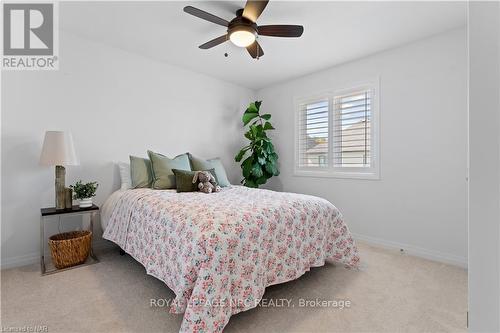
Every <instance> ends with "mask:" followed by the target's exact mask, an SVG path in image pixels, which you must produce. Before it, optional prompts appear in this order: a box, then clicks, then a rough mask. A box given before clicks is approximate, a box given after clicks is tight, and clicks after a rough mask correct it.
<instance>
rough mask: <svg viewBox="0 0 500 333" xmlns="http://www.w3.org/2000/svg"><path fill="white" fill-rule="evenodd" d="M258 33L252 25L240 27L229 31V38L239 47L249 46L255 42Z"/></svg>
mask: <svg viewBox="0 0 500 333" xmlns="http://www.w3.org/2000/svg"><path fill="white" fill-rule="evenodd" d="M256 37H257V34H256V32H255V30H254V29H252V28H251V27H245V26H243V27H238V28H236V29H234V30H233V31H231V32H229V39H230V40H231V42H232V43H233V44H234V45H236V46H238V47H247V46H250V45H252V44H253V42H255V38H256Z"/></svg>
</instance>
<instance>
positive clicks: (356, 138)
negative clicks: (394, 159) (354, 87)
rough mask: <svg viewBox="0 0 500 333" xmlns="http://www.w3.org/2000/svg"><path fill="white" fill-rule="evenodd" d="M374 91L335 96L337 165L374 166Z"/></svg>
mask: <svg viewBox="0 0 500 333" xmlns="http://www.w3.org/2000/svg"><path fill="white" fill-rule="evenodd" d="M372 94H373V92H372V90H371V89H364V90H358V91H354V92H350V93H348V94H344V95H337V96H335V97H334V102H333V105H334V122H333V131H332V132H333V133H332V135H333V141H334V144H333V166H334V167H335V168H339V167H349V168H353V167H354V168H360V167H362V168H366V167H371V157H372V156H371V154H372V146H371V125H372V121H371V120H372V112H371V110H372V108H371V106H372V104H371V102H372Z"/></svg>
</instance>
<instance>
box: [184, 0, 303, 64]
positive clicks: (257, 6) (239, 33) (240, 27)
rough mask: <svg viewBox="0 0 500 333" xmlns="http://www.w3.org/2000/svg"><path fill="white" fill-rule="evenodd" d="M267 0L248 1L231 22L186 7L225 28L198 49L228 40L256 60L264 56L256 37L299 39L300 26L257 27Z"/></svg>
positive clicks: (187, 10)
mask: <svg viewBox="0 0 500 333" xmlns="http://www.w3.org/2000/svg"><path fill="white" fill-rule="evenodd" d="M268 2H269V0H265V1H261V0H248V1H247V3H246V5H245V8H243V9H238V10H237V11H236V17H235V18H233V19H232V20H231V21H226V20H225V19H223V18H220V17H218V16H215V15H213V14H210V13H207V12H205V11H203V10H201V9H198V8H195V7H192V6H186V7H184V11H185V12H186V13H188V14H191V15H194V16H196V17H199V18H201V19H204V20H207V21H209V22H212V23H215V24H219V25H222V26H223V27H227V33H226V34H224V35H222V36H220V37H217V38H214V39H212V40H211V41H208V42H206V43H205V44H202V45H200V46H199V48H200V49H210V48H212V47H214V46H217V45H219V44H222V43H224V42H226V41H227V40H228V39H229V40H230V41H231V42H232V43H233V44H234V45H236V46H239V47H245V48H246V49H247V51H248V53H250V55H251V56H252V58H254V59H255V58H256V59H258V58H259V57H262V56H263V55H264V51H263V50H262V47H261V46H260V45H259V43H258V42H257V40H256V39H257V37H258V36H272V37H300V36H302V33H303V32H304V27H303V26H301V25H260V26H258V25H257V22H256V21H257V19H258V18H259V16H260V15H261V14H262V12H263V11H264V8H266V6H267V3H268Z"/></svg>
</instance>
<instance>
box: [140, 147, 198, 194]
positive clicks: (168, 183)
mask: <svg viewBox="0 0 500 333" xmlns="http://www.w3.org/2000/svg"><path fill="white" fill-rule="evenodd" d="M148 155H149V159H150V160H151V166H152V170H153V188H154V189H156V190H164V189H170V188H175V175H174V173H173V172H172V169H179V170H188V171H189V170H191V166H190V164H189V157H188V154H181V155H178V156H176V157H174V158H173V159H171V158H168V157H166V156H164V155H162V154H158V153H155V152H152V151H150V150H148Z"/></svg>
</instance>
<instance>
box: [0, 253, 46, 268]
mask: <svg viewBox="0 0 500 333" xmlns="http://www.w3.org/2000/svg"><path fill="white" fill-rule="evenodd" d="M37 262H40V253H39V252H34V253H30V254H25V255H23V256H15V257H10V258H5V259H2V263H1V265H0V267H1V269H7V268H14V267H20V266H27V265H33V264H35V263H37Z"/></svg>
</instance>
